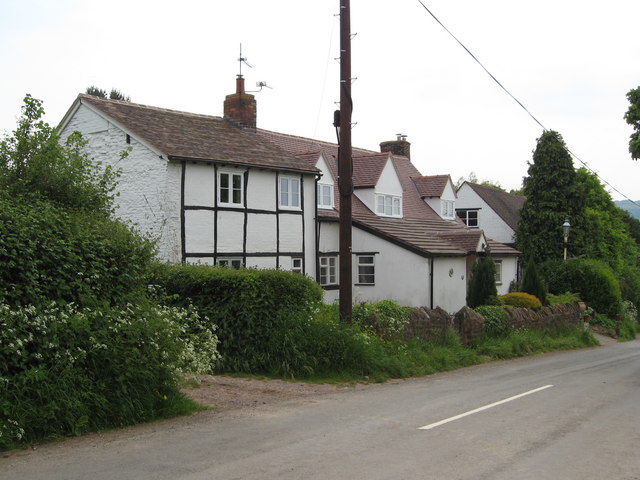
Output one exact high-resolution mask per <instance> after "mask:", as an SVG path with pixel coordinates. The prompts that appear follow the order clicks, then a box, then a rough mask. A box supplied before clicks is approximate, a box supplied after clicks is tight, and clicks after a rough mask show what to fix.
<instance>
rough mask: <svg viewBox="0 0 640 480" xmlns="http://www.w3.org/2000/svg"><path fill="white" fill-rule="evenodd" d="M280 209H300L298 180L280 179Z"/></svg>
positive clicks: (293, 178) (290, 178)
mask: <svg viewBox="0 0 640 480" xmlns="http://www.w3.org/2000/svg"><path fill="white" fill-rule="evenodd" d="M280 207H281V208H300V179H299V178H295V177H280Z"/></svg>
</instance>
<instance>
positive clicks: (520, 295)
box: [499, 292, 542, 310]
mask: <svg viewBox="0 0 640 480" xmlns="http://www.w3.org/2000/svg"><path fill="white" fill-rule="evenodd" d="M499 298H500V300H501V301H502V303H504V304H505V305H509V306H511V307H520V308H532V309H534V310H540V309H541V308H542V303H541V302H540V300H538V299H537V298H536V297H534V296H533V295H530V294H528V293H524V292H512V293H507V294H506V295H500V297H499Z"/></svg>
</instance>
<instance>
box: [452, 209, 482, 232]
mask: <svg viewBox="0 0 640 480" xmlns="http://www.w3.org/2000/svg"><path fill="white" fill-rule="evenodd" d="M470 213H475V217H476V218H475V223H476V224H475V225H469V223H470V222H469V214H470ZM456 215H458V217H460V220H462V221H463V222H464V224H465V225H466V226H467V227H469V228H480V211H479V210H476V209H460V210H458V211H456Z"/></svg>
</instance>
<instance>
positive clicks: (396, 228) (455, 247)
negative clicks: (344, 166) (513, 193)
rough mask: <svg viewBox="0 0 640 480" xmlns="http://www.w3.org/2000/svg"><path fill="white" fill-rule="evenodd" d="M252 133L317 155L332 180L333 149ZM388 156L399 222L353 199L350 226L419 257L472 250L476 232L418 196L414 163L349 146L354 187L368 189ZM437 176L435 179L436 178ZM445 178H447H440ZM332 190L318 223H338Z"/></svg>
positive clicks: (263, 132)
mask: <svg viewBox="0 0 640 480" xmlns="http://www.w3.org/2000/svg"><path fill="white" fill-rule="evenodd" d="M258 134H260V135H262V136H263V137H264V138H265V139H268V140H270V141H273V142H275V143H276V144H277V145H278V146H280V147H282V148H284V149H289V151H290V152H291V153H294V154H299V157H300V158H301V159H302V158H304V157H305V156H306V155H307V154H308V152H310V151H318V150H320V151H322V152H323V155H324V158H325V160H326V161H327V163H328V165H329V169H330V170H331V174H332V175H333V176H334V178H337V162H336V156H337V154H338V149H337V145H335V144H332V143H329V142H321V141H315V140H311V139H307V138H302V137H295V136H290V135H285V134H282V133H275V132H270V131H266V130H260V129H259V130H258ZM388 158H391V161H392V162H393V166H394V167H395V169H396V172H397V173H398V178H399V180H400V183H401V184H402V189H403V197H402V213H403V218H389V217H380V216H378V215H376V214H375V213H373V212H372V211H371V210H369V208H367V206H366V205H365V204H364V203H362V201H360V199H359V198H358V197H357V196H355V195H354V196H353V197H352V213H353V223H354V225H355V226H357V227H358V228H360V229H362V230H365V231H369V232H371V233H374V234H375V235H378V236H381V237H383V238H386V239H387V240H389V241H391V242H394V243H397V244H400V245H402V246H403V247H404V248H408V249H410V250H413V251H414V252H416V253H418V254H420V255H425V256H430V255H434V256H438V255H443V256H463V255H466V254H467V253H468V252H469V251H475V247H476V245H477V239H478V238H479V237H478V235H479V234H480V232H478V231H474V232H469V231H468V230H467V229H466V227H465V225H464V224H463V223H461V222H450V221H446V220H443V219H442V218H441V217H440V216H439V215H438V214H437V213H436V212H434V211H433V209H432V208H431V207H430V206H429V205H427V204H426V203H425V202H424V201H423V200H422V199H421V198H420V194H419V192H418V189H417V187H416V184H415V183H414V182H413V180H412V177H413V178H421V177H422V175H421V174H420V172H419V171H418V170H417V169H416V167H415V165H413V163H411V161H410V160H409V159H408V158H407V157H404V156H400V155H393V154H389V153H380V152H373V151H370V150H363V149H360V148H353V171H354V187H355V186H360V187H361V188H364V187H365V186H369V187H373V186H375V184H376V183H377V179H378V178H379V176H380V173H381V172H382V168H384V165H385V164H386V162H387V161H388V160H387V159H388ZM438 177H439V176H438ZM444 178H445V179H447V180H448V178H449V177H448V176H444ZM339 197H340V196H339V193H338V189H337V188H336V189H335V205H336V207H337V209H336V211H331V210H321V209H320V210H318V216H319V217H320V219H322V220H326V221H336V220H338V212H337V210H339V207H340V198H339ZM447 232H453V234H455V233H456V232H458V233H459V234H460V236H455V235H454V238H453V239H452V238H449V237H448V236H447V235H446V233H447ZM467 234H469V235H470V236H471V237H473V238H475V239H476V243H475V244H474V245H473V247H472V248H470V249H468V248H467V244H466V243H464V242H465V241H467V242H468V235H467Z"/></svg>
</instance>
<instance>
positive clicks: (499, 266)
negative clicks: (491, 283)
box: [493, 260, 502, 285]
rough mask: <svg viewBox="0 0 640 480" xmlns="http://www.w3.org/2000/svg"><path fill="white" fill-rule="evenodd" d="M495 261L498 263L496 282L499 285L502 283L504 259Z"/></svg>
mask: <svg viewBox="0 0 640 480" xmlns="http://www.w3.org/2000/svg"><path fill="white" fill-rule="evenodd" d="M493 263H495V264H496V283H497V284H498V285H501V284H502V260H494V261H493Z"/></svg>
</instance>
